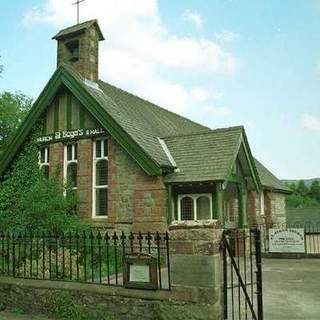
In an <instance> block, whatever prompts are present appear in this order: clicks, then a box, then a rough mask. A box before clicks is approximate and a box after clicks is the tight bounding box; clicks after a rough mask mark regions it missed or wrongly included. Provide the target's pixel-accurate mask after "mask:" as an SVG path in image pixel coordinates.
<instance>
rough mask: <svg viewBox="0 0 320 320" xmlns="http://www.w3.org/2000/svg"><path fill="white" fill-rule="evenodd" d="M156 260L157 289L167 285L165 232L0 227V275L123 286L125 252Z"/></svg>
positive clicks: (167, 245) (166, 241)
mask: <svg viewBox="0 0 320 320" xmlns="http://www.w3.org/2000/svg"><path fill="white" fill-rule="evenodd" d="M136 253H141V254H148V255H150V256H152V257H153V258H155V259H156V261H157V272H158V274H157V279H158V286H157V287H158V288H159V289H165V290H170V259H169V236H168V233H166V234H159V233H155V234H150V233H147V234H142V233H138V234H133V233H130V234H128V235H125V234H124V233H121V234H120V235H118V234H117V233H112V234H109V233H108V232H106V233H101V232H82V233H69V234H59V235H53V234H41V235H40V234H33V233H32V232H25V233H18V234H14V233H4V232H0V276H11V277H16V278H27V279H43V280H61V281H75V282H85V283H96V284H101V285H115V286H122V285H123V283H124V281H123V271H124V263H125V258H126V256H127V255H130V254H131V255H132V254H136Z"/></svg>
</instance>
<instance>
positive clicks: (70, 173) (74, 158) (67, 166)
mask: <svg viewBox="0 0 320 320" xmlns="http://www.w3.org/2000/svg"><path fill="white" fill-rule="evenodd" d="M63 176H64V180H65V182H66V183H67V184H68V186H69V187H71V188H72V189H73V190H76V189H77V177H78V146H77V144H76V143H75V144H68V145H66V146H65V147H64V167H63Z"/></svg>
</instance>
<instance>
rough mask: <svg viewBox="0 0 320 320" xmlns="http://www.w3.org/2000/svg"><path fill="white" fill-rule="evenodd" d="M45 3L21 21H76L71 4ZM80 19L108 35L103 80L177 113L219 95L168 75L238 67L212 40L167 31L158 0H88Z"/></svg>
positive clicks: (203, 73)
mask: <svg viewBox="0 0 320 320" xmlns="http://www.w3.org/2000/svg"><path fill="white" fill-rule="evenodd" d="M43 1H44V4H43V5H42V6H40V7H33V8H30V9H29V10H28V11H27V12H26V13H25V14H24V23H25V25H27V26H29V27H32V26H33V25H34V24H43V23H45V24H50V25H53V26H54V27H55V29H56V30H57V31H58V29H60V28H63V27H66V26H70V25H72V24H74V23H75V19H76V9H75V7H74V6H72V5H71V2H69V1H65V0H43ZM80 17H81V21H85V20H88V19H93V18H97V19H98V20H99V24H100V27H101V29H102V31H103V33H104V35H105V37H106V41H104V42H102V43H101V47H100V48H101V49H100V76H101V78H102V79H105V80H106V81H109V82H111V83H115V84H116V85H118V86H120V87H122V88H124V89H126V90H129V91H131V92H134V93H136V94H138V95H140V96H143V97H145V98H146V99H148V100H150V101H153V102H155V103H158V104H160V105H163V106H164V107H168V108H169V109H171V110H173V111H176V112H181V113H184V114H186V113H188V112H189V110H190V109H195V108H201V107H203V106H205V105H209V104H211V103H212V100H213V99H216V98H217V97H218V96H220V95H221V93H217V92H216V91H215V90H214V88H212V87H211V84H210V82H207V83H208V85H206V86H199V85H198V84H197V83H194V81H193V82H191V81H188V76H185V78H184V79H183V81H181V82H180V81H179V80H171V74H173V73H175V74H176V75H177V74H179V72H184V75H185V74H187V75H188V72H190V73H192V74H197V76H198V78H199V79H201V77H202V76H205V77H208V76H209V77H210V75H212V74H217V73H223V74H233V73H234V72H235V71H236V70H237V67H238V61H237V59H236V57H235V56H234V55H233V54H232V53H230V52H227V51H226V50H225V49H224V48H223V47H222V45H220V44H219V43H217V42H215V41H213V40H212V39H209V38H206V37H202V36H193V37H191V36H185V37H182V36H177V35H175V34H173V33H172V32H170V30H168V29H167V28H166V26H165V25H164V23H163V21H162V20H161V18H160V14H159V8H158V0H139V1H132V0H108V1H101V0H90V1H86V2H83V3H82V5H81V9H80ZM200 18H201V17H200ZM200 21H202V19H200V20H199V21H198V22H195V23H198V24H199V23H200ZM190 78H191V77H190Z"/></svg>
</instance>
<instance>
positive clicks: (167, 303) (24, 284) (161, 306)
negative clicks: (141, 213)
mask: <svg viewBox="0 0 320 320" xmlns="http://www.w3.org/2000/svg"><path fill="white" fill-rule="evenodd" d="M200 297H201V295H200V294H199V293H198V292H195V291H192V289H186V290H184V291H175V290H173V291H147V290H134V289H125V288H122V287H108V286H103V285H100V286H98V285H95V284H80V283H71V282H69V283H68V282H60V281H46V280H28V279H14V278H3V277H0V308H1V309H2V310H3V309H4V310H7V311H10V310H17V309H18V310H19V311H20V312H23V313H26V314H29V315H30V319H32V318H33V315H36V314H44V315H48V316H50V317H53V318H55V319H68V320H81V319H91V320H136V319H141V320H155V319H156V320H182V319H189V320H209V319H219V318H217V317H216V313H215V311H214V309H213V307H212V305H210V304H209V305H208V304H207V303H203V302H200V301H199V298H200Z"/></svg>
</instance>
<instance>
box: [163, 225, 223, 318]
mask: <svg viewBox="0 0 320 320" xmlns="http://www.w3.org/2000/svg"><path fill="white" fill-rule="evenodd" d="M219 227H220V225H219V222H218V221H217V220H214V221H209V222H193V221H189V222H176V223H174V224H172V225H171V226H170V227H169V234H170V266H171V284H172V287H173V288H174V289H175V290H177V291H181V292H183V291H185V290H186V288H193V289H194V290H197V292H199V294H200V296H201V297H202V298H201V299H202V301H203V302H206V303H207V304H208V305H211V306H212V308H213V311H214V312H213V313H212V314H211V316H210V317H208V319H222V272H221V267H222V261H221V254H220V243H221V236H222V230H221V229H219ZM182 270H183V271H182Z"/></svg>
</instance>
